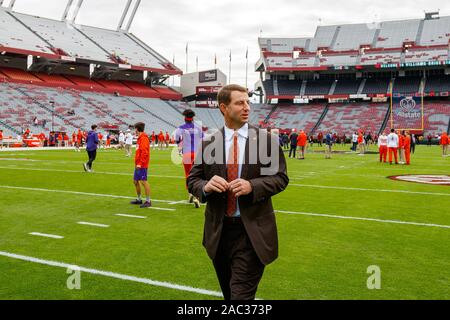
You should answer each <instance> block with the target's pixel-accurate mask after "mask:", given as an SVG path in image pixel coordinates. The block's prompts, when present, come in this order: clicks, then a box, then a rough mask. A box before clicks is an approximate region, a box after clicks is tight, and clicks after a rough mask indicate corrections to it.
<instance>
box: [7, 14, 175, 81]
mask: <svg viewBox="0 0 450 320" xmlns="http://www.w3.org/2000/svg"><path fill="white" fill-rule="evenodd" d="M0 51H1V52H5V53H18V54H25V55H32V56H39V57H44V58H49V59H54V60H64V61H67V60H68V59H71V60H72V61H76V62H94V63H95V62H97V63H105V64H109V65H117V66H122V67H124V68H128V69H130V70H142V71H149V72H155V73H158V74H162V75H173V74H181V73H182V71H181V70H180V69H178V68H177V67H175V66H174V65H173V64H172V63H171V62H170V61H169V60H167V59H166V58H164V57H163V56H162V55H160V54H159V53H157V52H156V51H155V50H153V49H152V48H151V47H150V46H149V45H147V44H146V43H145V42H143V41H142V40H140V39H139V38H137V37H136V36H135V35H133V34H132V33H129V32H126V31H124V30H118V31H116V30H109V29H102V28H96V27H91V26H86V25H77V24H74V23H72V22H70V21H62V20H53V19H48V18H43V17H38V16H32V15H27V14H23V13H17V12H14V11H12V10H9V9H8V8H4V7H0Z"/></svg>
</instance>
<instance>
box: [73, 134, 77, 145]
mask: <svg viewBox="0 0 450 320" xmlns="http://www.w3.org/2000/svg"><path fill="white" fill-rule="evenodd" d="M76 144H77V134H76V133H75V131H74V132H73V133H72V147H75V145H76Z"/></svg>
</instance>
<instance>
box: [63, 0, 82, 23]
mask: <svg viewBox="0 0 450 320" xmlns="http://www.w3.org/2000/svg"><path fill="white" fill-rule="evenodd" d="M73 2H74V0H69V2H67V5H66V9H65V10H64V13H63V16H62V18H61V20H62V21H69V22H72V23H74V22H75V19H76V18H77V16H78V12H79V11H80V8H81V5H82V4H83V0H78V2H77V4H76V5H75V8H74V10H73V14H72V18H70V19H68V16H69V13H70V10H71V9H72V8H73V7H74V6H73Z"/></svg>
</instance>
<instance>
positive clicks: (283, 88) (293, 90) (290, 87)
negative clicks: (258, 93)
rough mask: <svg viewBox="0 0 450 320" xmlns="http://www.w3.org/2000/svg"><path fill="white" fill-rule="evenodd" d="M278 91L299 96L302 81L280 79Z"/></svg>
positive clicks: (284, 94) (281, 93)
mask: <svg viewBox="0 0 450 320" xmlns="http://www.w3.org/2000/svg"><path fill="white" fill-rule="evenodd" d="M277 82H278V93H279V94H280V95H281V96H299V95H300V88H301V86H302V82H301V81H299V80H278V81H277Z"/></svg>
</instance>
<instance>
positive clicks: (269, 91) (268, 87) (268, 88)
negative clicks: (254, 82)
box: [263, 80, 274, 96]
mask: <svg viewBox="0 0 450 320" xmlns="http://www.w3.org/2000/svg"><path fill="white" fill-rule="evenodd" d="M263 86H264V91H265V92H266V96H273V95H274V89H273V81H272V80H264V81H263Z"/></svg>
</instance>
